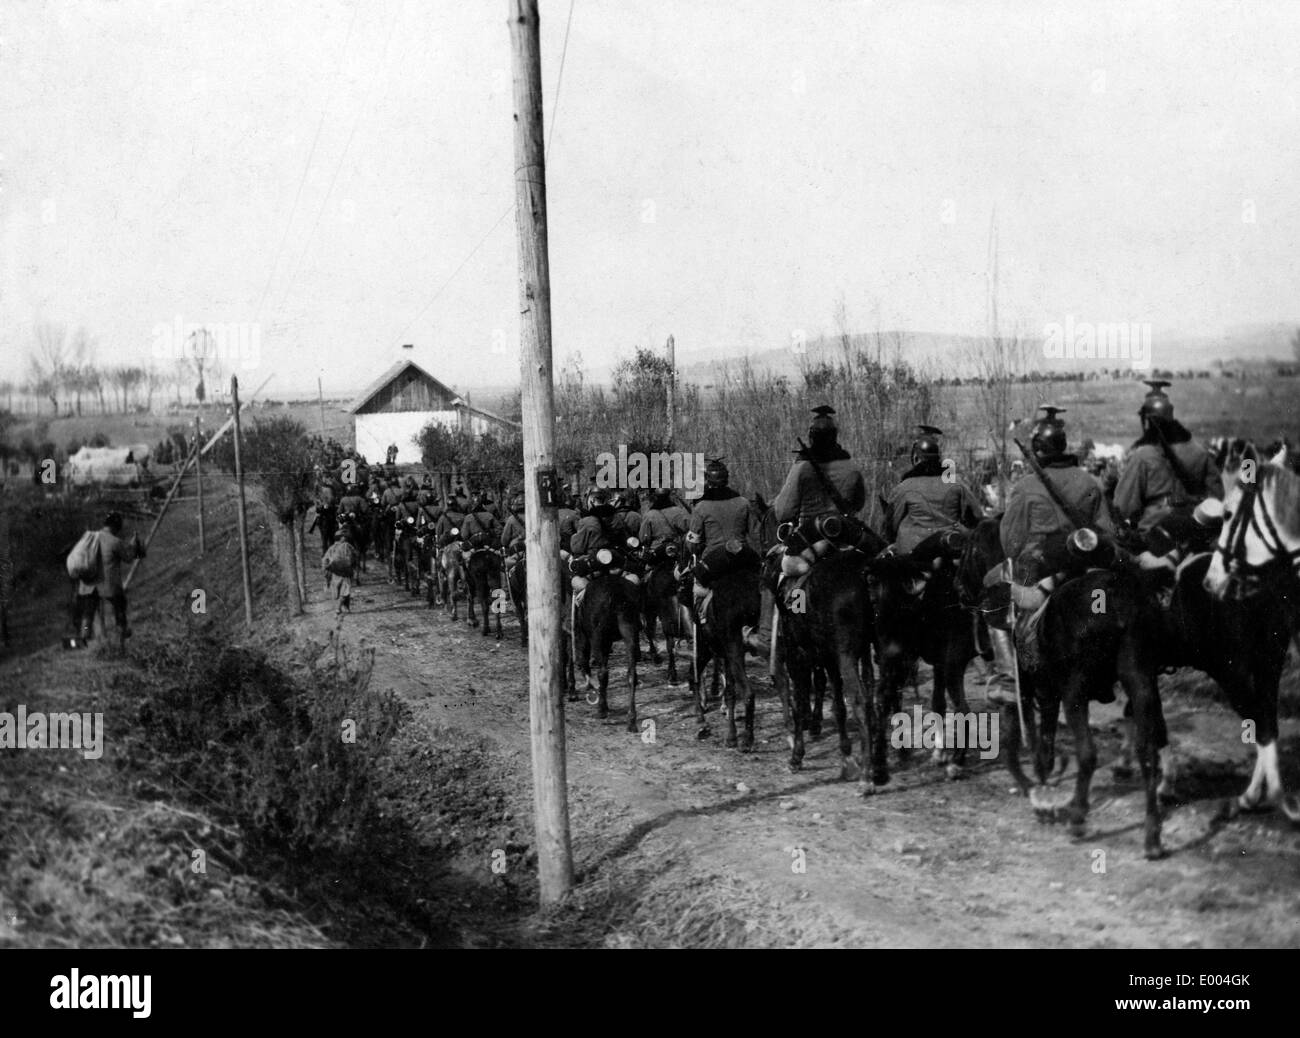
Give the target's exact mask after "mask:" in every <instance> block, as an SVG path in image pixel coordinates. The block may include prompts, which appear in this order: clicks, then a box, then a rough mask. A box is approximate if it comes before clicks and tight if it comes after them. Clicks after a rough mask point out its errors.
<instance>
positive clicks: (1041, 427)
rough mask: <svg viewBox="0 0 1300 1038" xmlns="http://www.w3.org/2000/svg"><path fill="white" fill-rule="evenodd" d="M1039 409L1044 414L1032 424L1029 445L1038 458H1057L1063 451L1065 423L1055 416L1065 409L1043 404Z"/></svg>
mask: <svg viewBox="0 0 1300 1038" xmlns="http://www.w3.org/2000/svg"><path fill="white" fill-rule="evenodd" d="M1041 410H1043V411H1045V412H1046V414H1045V415H1044V417H1042V418H1040V419H1039V420H1038V422H1037V424H1035V425H1034V432H1033V435H1032V436H1031V437H1030V440H1029V446H1030V448H1031V449H1032V450H1033V452H1034V454H1035V455H1036V456H1037V457H1038V458H1039V460H1043V459H1051V458H1059V457H1060V456H1061V455H1062V454H1064V453H1065V446H1066V439H1065V423H1064V422H1063V421H1061V420H1060V419H1059V418H1057V417H1056V416H1057V415H1060V414H1065V409H1064V408H1060V407H1052V406H1050V405H1047V404H1044V405H1043V406H1042V408H1041Z"/></svg>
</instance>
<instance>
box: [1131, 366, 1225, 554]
mask: <svg viewBox="0 0 1300 1038" xmlns="http://www.w3.org/2000/svg"><path fill="white" fill-rule="evenodd" d="M1147 385H1148V386H1150V387H1151V392H1149V393H1148V394H1147V395H1146V399H1145V400H1143V401H1142V407H1141V408H1140V409H1139V411H1138V417H1139V419H1140V420H1141V422H1142V435H1141V436H1140V437H1139V438H1138V439H1137V440H1136V441H1135V442H1134V444H1133V447H1132V449H1131V453H1130V454H1129V456H1128V458H1127V459H1126V460H1125V462H1124V469H1123V471H1122V472H1121V473H1120V476H1119V482H1118V483H1117V484H1116V485H1115V511H1116V512H1118V513H1119V516H1120V518H1122V519H1126V520H1128V521H1129V522H1130V523H1133V524H1134V525H1136V527H1137V529H1138V532H1139V533H1143V534H1145V533H1146V532H1147V531H1148V530H1150V529H1151V528H1152V527H1153V526H1155V525H1156V524H1157V523H1158V522H1160V520H1161V519H1163V518H1165V517H1166V516H1168V515H1170V514H1171V513H1173V512H1184V513H1190V512H1191V511H1192V509H1194V508H1195V507H1196V506H1197V505H1198V504H1200V503H1201V502H1202V501H1204V500H1205V499H1206V498H1207V497H1217V498H1222V497H1223V479H1222V477H1220V475H1219V470H1218V467H1217V466H1216V465H1215V464H1214V458H1212V457H1211V456H1210V452H1209V451H1207V450H1206V449H1205V448H1204V447H1202V446H1201V445H1200V444H1198V443H1195V442H1193V441H1192V434H1191V433H1190V432H1188V431H1187V429H1186V428H1185V427H1184V426H1183V424H1182V423H1181V422H1179V421H1177V420H1176V419H1175V418H1174V404H1173V401H1172V400H1170V399H1169V397H1167V396H1166V395H1165V393H1164V388H1165V386H1167V385H1169V383H1168V382H1160V381H1152V382H1148V383H1147Z"/></svg>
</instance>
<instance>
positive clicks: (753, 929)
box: [299, 577, 1300, 948]
mask: <svg viewBox="0 0 1300 1038" xmlns="http://www.w3.org/2000/svg"><path fill="white" fill-rule="evenodd" d="M312 598H313V602H312V604H311V606H310V607H309V615H308V617H307V618H306V619H305V620H304V621H302V622H301V625H300V631H299V633H300V634H301V635H302V636H303V637H308V638H311V639H313V640H321V641H323V640H324V639H325V638H327V636H328V634H329V632H330V631H331V629H333V628H334V627H335V624H336V621H335V618H334V613H333V604H332V603H329V602H326V601H324V599H323V597H322V596H321V595H320V594H319V593H318V592H316V593H313V595H312ZM339 630H340V634H341V637H342V639H343V643H344V644H346V645H360V644H366V645H373V646H374V647H375V648H376V649H377V662H376V669H375V687H378V688H392V689H394V690H395V691H396V692H397V693H398V694H399V695H400V696H402V697H403V698H404V699H405V700H406V701H407V702H408V703H409V704H410V706H411V708H412V710H413V726H412V733H418V732H420V731H421V730H426V731H429V732H438V733H440V734H439V736H438V737H439V738H440V739H441V740H444V741H447V740H449V741H450V742H451V743H452V744H456V743H458V742H459V743H463V744H465V745H467V746H468V745H471V744H472V745H475V746H477V747H479V749H480V750H481V755H480V756H479V757H477V758H476V760H478V761H479V764H478V767H479V769H480V770H481V771H482V772H483V774H482V776H481V777H482V778H483V779H484V781H487V779H488V777H489V774H490V776H491V780H492V782H494V783H496V784H497V786H499V787H500V793H499V794H498V795H497V797H496V800H495V802H494V803H490V804H489V803H483V804H480V805H471V806H470V808H469V809H468V810H466V809H465V806H464V805H462V807H461V811H462V817H464V818H467V819H470V823H468V824H473V825H475V826H476V827H477V828H476V832H475V833H474V834H473V835H474V837H475V839H474V840H471V841H468V843H469V845H470V846H472V848H474V849H472V850H467V851H466V852H465V853H463V854H462V856H461V858H460V859H459V861H458V867H459V869H460V870H461V872H462V873H463V879H464V880H465V881H466V882H467V884H469V885H473V884H474V883H482V884H484V885H485V886H492V885H495V886H497V887H500V885H501V884H502V883H505V884H507V885H508V886H509V884H510V881H511V874H510V873H509V871H508V872H507V874H506V875H505V876H502V875H499V874H498V873H494V872H493V870H492V851H493V850H497V851H502V850H504V851H505V853H506V859H505V860H507V861H508V862H509V866H508V867H509V869H511V870H516V871H515V873H514V876H515V877H516V879H517V882H518V883H520V884H521V887H520V888H519V889H522V890H525V891H527V890H528V889H529V888H528V882H527V879H526V872H527V864H528V862H527V854H528V852H527V850H526V846H527V845H529V844H531V843H532V832H531V813H530V812H531V789H530V782H531V780H530V770H529V758H528V697H527V688H526V683H525V669H524V654H523V651H522V649H521V647H520V644H519V637H518V628H517V626H516V625H515V624H514V622H513V619H512V618H510V617H507V619H506V635H505V640H504V641H503V642H500V643H498V642H497V641H496V640H495V639H490V638H489V639H485V638H482V637H481V636H480V634H479V632H478V631H477V630H476V629H474V628H470V627H469V626H468V625H467V624H466V623H465V622H464V620H463V619H462V620H461V621H460V622H459V623H455V624H453V623H452V621H451V620H450V619H449V618H448V617H447V616H446V615H445V614H444V613H443V612H442V611H441V610H429V609H427V608H425V606H424V604H423V602H422V601H419V600H414V599H412V598H411V597H410V596H409V595H407V594H405V593H403V592H401V591H400V590H397V589H394V588H393V587H391V586H389V585H388V584H386V583H384V582H383V581H382V579H380V580H375V579H374V578H373V577H372V578H371V579H368V580H367V581H366V582H365V583H364V584H363V585H362V586H361V587H360V588H359V589H358V592H357V595H356V597H355V598H354V600H353V612H352V614H351V615H349V616H346V617H345V618H344V619H343V620H342V622H341V624H340V625H339ZM622 659H623V657H622V655H621V650H619V653H618V654H617V655H616V658H615V661H614V662H615V669H614V674H613V676H612V677H611V706H612V707H613V712H612V714H611V716H610V717H609V719H608V720H606V721H604V722H601V721H598V720H596V718H595V710H594V707H592V706H589V705H588V704H587V703H585V702H581V703H577V704H567V710H568V717H567V732H568V778H569V786H570V809H571V813H572V825H573V835H574V853H575V860H576V864H577V868H578V870H579V874H580V880H581V886H580V888H579V891H578V893H579V900H581V899H582V897H583V896H588V897H590V896H593V895H592V891H597V890H600V889H601V887H602V884H603V885H605V887H606V888H607V889H613V888H617V889H618V890H619V891H620V896H619V899H618V900H620V901H621V902H622V903H626V902H627V901H628V900H629V899H631V900H632V901H634V902H635V906H636V907H635V909H632V910H627V911H623V912H621V913H612V914H611V918H610V920H609V925H608V927H607V928H606V936H605V938H604V943H606V944H609V945H625V946H639V945H644V944H661V943H692V942H695V941H697V940H701V939H704V938H707V939H708V940H709V941H710V942H712V943H724V944H733V945H781V946H792V945H819V946H827V945H838V946H851V947H943V946H975V947H1077V946H1084V947H1148V946H1150V947H1164V948H1177V947H1196V946H1202V947H1238V946H1250V947H1254V946H1295V945H1298V944H1300V831H1297V830H1295V829H1293V828H1291V827H1290V826H1289V825H1288V824H1287V823H1286V821H1285V819H1284V818H1282V817H1281V816H1280V815H1275V814H1272V813H1269V814H1260V815H1252V816H1243V817H1238V818H1235V819H1231V820H1223V819H1222V818H1221V817H1220V812H1221V808H1222V806H1223V803H1224V799H1225V798H1226V797H1228V796H1230V795H1233V794H1235V793H1238V792H1240V791H1241V790H1242V789H1244V786H1245V782H1246V779H1247V777H1248V774H1249V766H1250V763H1251V759H1252V758H1251V750H1250V747H1249V746H1246V745H1243V744H1241V743H1240V742H1239V741H1234V740H1236V739H1237V737H1238V733H1239V731H1240V729H1239V724H1238V721H1237V719H1236V717H1235V715H1233V714H1231V713H1230V711H1229V710H1228V709H1227V708H1226V707H1224V706H1223V705H1221V704H1220V703H1219V702H1218V701H1216V700H1215V699H1214V698H1213V696H1214V693H1212V692H1209V691H1207V690H1208V689H1209V688H1211V687H1212V686H1209V685H1208V684H1202V685H1197V683H1195V682H1187V681H1181V682H1178V683H1177V684H1178V685H1179V686H1180V687H1182V688H1184V689H1185V690H1183V691H1174V692H1170V691H1169V689H1170V687H1171V683H1170V681H1169V679H1165V681H1164V682H1163V685H1162V687H1163V688H1164V689H1165V690H1166V691H1165V709H1166V714H1167V717H1168V721H1169V727H1170V732H1171V736H1172V737H1173V739H1174V741H1175V746H1176V748H1177V751H1178V759H1179V762H1180V765H1181V778H1180V780H1179V785H1178V787H1177V790H1178V792H1179V793H1180V795H1181V796H1182V797H1183V798H1184V799H1183V801H1182V802H1181V803H1179V804H1178V805H1176V806H1174V807H1173V808H1172V809H1170V810H1169V812H1168V814H1167V819H1166V824H1165V830H1164V838H1165V846H1166V848H1167V850H1168V851H1169V852H1170V854H1169V857H1168V858H1167V859H1166V860H1164V861H1160V862H1154V863H1152V862H1147V861H1145V860H1144V859H1143V857H1142V845H1141V837H1142V827H1141V819H1142V809H1141V797H1140V794H1139V791H1138V786H1137V784H1136V783H1134V782H1125V783H1117V782H1115V781H1114V780H1113V778H1112V776H1111V773H1110V769H1109V767H1108V765H1109V764H1110V763H1111V762H1112V761H1113V760H1114V758H1115V757H1116V756H1117V753H1118V745H1119V727H1118V717H1119V715H1118V710H1117V709H1116V708H1115V707H1113V706H1110V707H1101V708H1094V715H1093V725H1094V728H1095V729H1096V730H1097V731H1098V733H1099V736H1100V739H1099V742H1100V750H1101V760H1102V767H1101V768H1100V769H1099V770H1098V773H1097V777H1096V779H1095V781H1094V787H1093V802H1094V810H1093V813H1092V816H1091V825H1090V829H1089V832H1088V834H1087V836H1086V837H1085V838H1083V839H1081V840H1075V839H1072V838H1071V837H1070V836H1069V834H1068V833H1067V831H1066V830H1065V829H1063V828H1061V827H1056V826H1043V825H1039V824H1038V823H1037V822H1036V820H1035V818H1034V816H1033V813H1032V811H1031V810H1030V808H1029V805H1028V804H1027V803H1026V802H1025V801H1024V800H1023V799H1021V798H1018V797H1013V796H1011V795H1010V781H1009V779H1008V777H1007V775H1006V773H1005V771H1004V769H1003V768H1002V766H1001V765H1000V764H999V763H998V762H996V761H993V762H984V763H977V764H976V766H975V767H974V768H973V769H972V770H971V773H970V776H969V777H968V778H966V779H964V780H960V781H956V782H950V781H947V780H946V779H945V776H944V773H943V770H942V768H940V767H937V766H935V765H934V764H932V763H930V761H929V759H928V756H929V755H928V754H926V753H920V752H918V753H916V754H915V755H914V756H913V760H912V761H911V762H910V763H908V764H904V765H902V766H900V767H898V768H897V769H896V770H895V772H894V779H893V782H892V784H891V785H890V786H889V787H888V789H887V791H886V792H885V793H883V794H881V795H877V796H875V797H873V798H870V799H865V800H864V799H862V798H860V797H859V796H858V795H857V794H856V787H855V785H854V784H853V783H845V782H841V781H839V772H840V768H839V759H838V756H839V755H838V752H837V750H836V748H835V745H834V740H833V738H825V739H823V740H822V741H820V742H818V743H812V744H810V750H809V755H808V758H807V760H806V762H805V769H804V771H802V772H801V773H799V774H791V773H789V772H788V771H787V769H786V767H785V762H786V756H787V754H786V750H785V740H784V734H783V731H782V722H781V712H780V707H779V704H778V702H777V701H776V699H775V698H774V696H773V693H772V691H771V688H770V685H769V684H768V682H767V679H766V674H765V673H763V671H762V668H760V667H759V666H758V665H757V664H751V667H752V669H753V675H754V676H755V678H756V679H757V681H758V682H759V688H760V700H759V718H758V729H757V736H758V741H757V745H756V747H755V751H754V752H753V753H752V754H750V755H743V754H741V753H739V752H737V751H735V750H726V749H724V748H723V747H722V746H721V744H720V741H719V739H718V738H717V737H716V736H715V737H714V738H712V739H708V740H705V741H697V739H696V724H695V721H694V717H693V709H692V707H691V705H690V703H689V702H688V700H687V699H686V689H685V687H684V686H678V687H669V686H668V685H667V683H666V681H665V679H664V672H663V668H656V667H652V666H649V665H647V666H645V667H643V668H642V674H643V684H642V685H641V688H640V692H639V696H638V707H639V712H640V716H641V718H642V724H643V727H644V723H645V721H647V720H649V721H652V722H653V738H652V739H651V738H650V737H649V734H648V733H645V732H643V733H642V734H641V735H635V734H631V733H628V732H627V731H626V730H625V726H626V713H625V705H626V697H625V694H624V691H623V686H622V685H621V683H620V682H621V676H622ZM925 673H926V671H925V669H924V668H922V675H924V674H925ZM1295 679H1296V678H1295V674H1294V671H1289V672H1288V676H1287V677H1286V678H1285V679H1284V680H1286V681H1288V682H1292V681H1294V680H1295ZM971 684H972V685H973V683H971ZM922 691H923V692H924V687H923V688H922ZM971 691H972V692H973V699H974V703H975V705H976V706H977V707H978V706H979V705H980V698H979V691H978V689H977V688H972V689H971ZM912 705H913V704H912V701H910V700H907V701H905V703H904V708H905V709H909V710H910V709H911V707H912ZM828 713H829V711H828ZM828 727H829V726H828ZM1297 727H1298V726H1297V724H1296V722H1295V721H1294V720H1289V721H1286V722H1284V726H1283V733H1284V734H1283V752H1282V757H1283V760H1284V762H1285V763H1284V777H1285V778H1286V779H1287V785H1288V788H1295V786H1296V784H1297V781H1298V780H1300V776H1297V773H1296V771H1297V767H1296V766H1297V763H1298V762H1300V737H1298V735H1297ZM714 729H715V731H716V730H717V725H716V724H715V725H714ZM413 738H414V735H413ZM480 740H482V742H481V743H480ZM405 745H406V747H407V751H408V752H409V753H412V754H414V753H418V741H412V740H411V739H408V740H407V741H406V744H405ZM1065 749H1066V750H1067V752H1068V749H1069V746H1068V738H1067V739H1066V743H1065ZM1073 773H1074V769H1073V767H1071V768H1070V769H1069V771H1067V773H1066V774H1065V776H1064V782H1066V783H1071V782H1072V780H1073ZM475 796H476V797H479V798H480V799H490V798H488V797H487V796H486V795H483V796H480V795H479V794H475ZM392 809H393V810H394V811H398V812H403V813H409V814H413V815H417V816H418V815H420V814H421V813H424V814H425V815H428V816H429V817H431V818H432V817H436V816H437V815H438V813H439V812H444V811H445V810H446V808H445V806H440V800H439V795H438V790H436V789H422V788H420V783H419V781H418V780H416V781H413V782H412V784H411V786H410V793H409V796H403V797H401V798H399V799H398V800H397V801H396V802H394V803H393V804H392ZM458 835H463V834H458ZM499 857H500V856H499ZM510 889H511V891H512V892H513V891H515V889H516V888H515V887H513V886H511V887H510ZM527 896H531V894H528V895H527ZM543 925H548V926H551V927H552V930H551V932H550V938H551V939H552V940H555V939H559V940H561V941H562V940H563V934H562V932H561V933H557V932H555V930H554V928H555V927H557V926H558V927H561V928H562V926H563V918H562V917H560V918H559V919H558V920H556V919H552V920H551V921H550V922H549V923H546V924H543ZM704 930H707V931H708V932H707V934H706V933H703V931H704Z"/></svg>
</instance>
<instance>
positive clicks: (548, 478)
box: [510, 0, 573, 905]
mask: <svg viewBox="0 0 1300 1038" xmlns="http://www.w3.org/2000/svg"><path fill="white" fill-rule="evenodd" d="M538 28H539V23H538V15H537V0H510V50H511V61H512V65H513V68H514V109H515V111H514V116H515V221H516V228H517V231H518V239H519V325H520V351H519V353H520V356H519V368H520V387H521V390H522V396H523V426H524V429H523V431H524V486H525V488H526V493H525V495H524V499H525V504H524V509H525V511H524V526H525V537H524V543H525V552H526V558H527V565H528V571H527V572H528V577H527V579H528V676H529V690H530V691H529V704H530V711H529V714H530V731H531V737H532V750H533V806H534V810H535V813H536V821H537V871H538V882H539V887H540V894H541V902H542V904H544V905H547V904H554V903H556V902H557V901H560V900H561V899H562V898H563V897H564V896H565V895H566V894H567V893H568V892H569V890H570V888H571V887H572V886H573V854H572V851H571V849H570V845H569V803H568V790H567V778H566V774H565V771H566V768H565V753H564V684H563V676H564V671H563V662H564V657H563V635H564V630H563V625H562V623H561V602H562V599H561V595H560V587H561V585H560V581H561V579H563V576H562V573H561V570H560V525H559V512H558V504H559V499H558V494H559V486H560V481H559V476H558V475H557V473H556V469H555V390H554V385H553V383H552V380H551V274H550V261H549V259H548V255H547V235H546V161H545V154H546V153H545V143H544V142H545V138H544V136H543V133H542V60H541V47H540V40H539V35H540V34H539V31H538Z"/></svg>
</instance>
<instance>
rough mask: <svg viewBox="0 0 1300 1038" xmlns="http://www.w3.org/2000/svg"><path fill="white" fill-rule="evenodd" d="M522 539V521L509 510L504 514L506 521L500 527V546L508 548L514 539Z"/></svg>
mask: <svg viewBox="0 0 1300 1038" xmlns="http://www.w3.org/2000/svg"><path fill="white" fill-rule="evenodd" d="M523 539H524V521H523V519H522V518H520V517H519V516H517V515H515V513H514V512H511V513H510V514H509V515H508V516H506V521H505V523H504V524H503V525H502V527H501V547H503V548H505V549H507V550H509V548H510V546H511V545H512V544H514V543H515V541H522V540H523Z"/></svg>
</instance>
